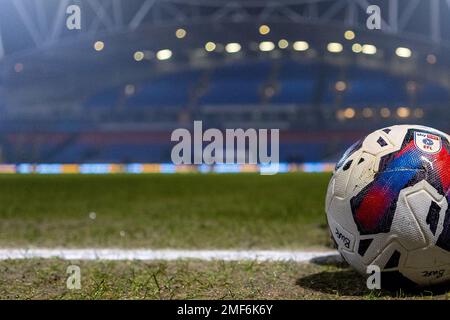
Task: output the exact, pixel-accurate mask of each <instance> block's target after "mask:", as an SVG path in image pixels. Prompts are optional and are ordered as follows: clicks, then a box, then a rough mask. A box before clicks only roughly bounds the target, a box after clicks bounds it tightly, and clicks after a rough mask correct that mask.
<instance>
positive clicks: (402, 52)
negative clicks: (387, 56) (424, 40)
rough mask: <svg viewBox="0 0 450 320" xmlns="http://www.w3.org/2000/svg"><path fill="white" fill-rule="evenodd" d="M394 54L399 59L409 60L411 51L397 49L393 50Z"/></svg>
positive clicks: (401, 48)
mask: <svg viewBox="0 0 450 320" xmlns="http://www.w3.org/2000/svg"><path fill="white" fill-rule="evenodd" d="M395 54H396V55H397V56H399V57H400V58H409V57H411V54H412V52H411V49H408V48H403V47H399V48H397V49H396V50H395Z"/></svg>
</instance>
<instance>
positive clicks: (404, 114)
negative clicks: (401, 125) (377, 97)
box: [397, 107, 411, 118]
mask: <svg viewBox="0 0 450 320" xmlns="http://www.w3.org/2000/svg"><path fill="white" fill-rule="evenodd" d="M397 115H398V116H399V117H400V118H408V117H409V116H410V115H411V110H410V109H409V108H407V107H400V108H398V109H397Z"/></svg>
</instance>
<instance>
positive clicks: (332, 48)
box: [327, 42, 343, 53]
mask: <svg viewBox="0 0 450 320" xmlns="http://www.w3.org/2000/svg"><path fill="white" fill-rule="evenodd" d="M327 49H328V51H329V52H333V53H339V52H341V51H342V49H343V47H342V44H340V43H339V42H330V43H329V44H328V45H327Z"/></svg>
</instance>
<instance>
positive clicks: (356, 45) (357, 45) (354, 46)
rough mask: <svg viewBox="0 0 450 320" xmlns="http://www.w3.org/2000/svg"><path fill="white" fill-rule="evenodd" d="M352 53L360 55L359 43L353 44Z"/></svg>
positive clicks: (360, 47) (360, 46)
mask: <svg viewBox="0 0 450 320" xmlns="http://www.w3.org/2000/svg"><path fill="white" fill-rule="evenodd" d="M352 51H353V52H354V53H361V52H362V45H361V44H359V43H354V44H353V45H352Z"/></svg>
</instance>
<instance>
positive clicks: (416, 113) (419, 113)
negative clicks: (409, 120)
mask: <svg viewBox="0 0 450 320" xmlns="http://www.w3.org/2000/svg"><path fill="white" fill-rule="evenodd" d="M423 116H424V112H423V109H422V108H417V109H415V110H414V117H416V118H423Z"/></svg>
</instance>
